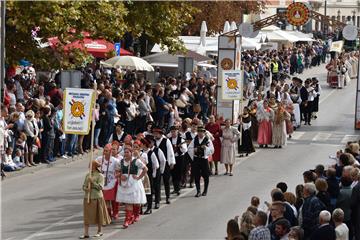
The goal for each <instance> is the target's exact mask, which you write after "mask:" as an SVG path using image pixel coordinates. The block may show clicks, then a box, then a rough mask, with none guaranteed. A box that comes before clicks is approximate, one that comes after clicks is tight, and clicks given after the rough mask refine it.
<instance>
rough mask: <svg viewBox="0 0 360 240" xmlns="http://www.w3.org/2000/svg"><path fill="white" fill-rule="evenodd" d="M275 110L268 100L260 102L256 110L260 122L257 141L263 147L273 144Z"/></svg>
mask: <svg viewBox="0 0 360 240" xmlns="http://www.w3.org/2000/svg"><path fill="white" fill-rule="evenodd" d="M273 116H274V111H273V110H272V109H271V108H269V107H268V105H267V102H263V103H262V104H259V106H258V110H257V112H256V118H257V120H258V122H259V130H258V138H257V142H258V144H259V145H260V147H262V146H263V145H265V147H267V145H269V144H271V141H272V126H271V120H272V119H273Z"/></svg>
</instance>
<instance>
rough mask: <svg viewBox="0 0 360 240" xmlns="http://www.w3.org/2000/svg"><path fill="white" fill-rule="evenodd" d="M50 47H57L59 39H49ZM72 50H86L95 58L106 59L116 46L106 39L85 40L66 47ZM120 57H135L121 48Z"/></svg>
mask: <svg viewBox="0 0 360 240" xmlns="http://www.w3.org/2000/svg"><path fill="white" fill-rule="evenodd" d="M48 41H49V45H50V46H51V47H56V46H57V44H58V42H59V40H58V38H57V37H53V38H49V39H48ZM72 48H79V49H84V48H85V49H86V51H87V52H88V53H90V54H91V55H93V56H94V57H99V58H104V57H106V53H108V52H110V51H114V50H115V48H114V44H113V43H111V42H108V41H106V40H105V39H91V38H84V39H83V40H77V41H74V42H72V43H69V44H67V45H65V47H64V49H65V50H69V49H72ZM120 55H121V56H125V55H133V54H132V53H131V52H129V51H126V50H125V49H123V48H120Z"/></svg>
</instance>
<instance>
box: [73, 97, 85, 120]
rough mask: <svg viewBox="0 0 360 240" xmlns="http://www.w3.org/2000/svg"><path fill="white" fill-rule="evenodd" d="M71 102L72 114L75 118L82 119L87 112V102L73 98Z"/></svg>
mask: <svg viewBox="0 0 360 240" xmlns="http://www.w3.org/2000/svg"><path fill="white" fill-rule="evenodd" d="M69 104H70V105H71V109H70V111H71V115H72V116H73V117H74V118H81V119H82V118H83V117H85V112H84V109H85V104H84V103H82V102H79V101H74V100H72V101H71V102H69Z"/></svg>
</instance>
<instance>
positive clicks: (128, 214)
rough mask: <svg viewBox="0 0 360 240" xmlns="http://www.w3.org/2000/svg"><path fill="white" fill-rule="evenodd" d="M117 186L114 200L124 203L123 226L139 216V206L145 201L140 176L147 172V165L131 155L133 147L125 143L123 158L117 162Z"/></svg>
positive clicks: (134, 220)
mask: <svg viewBox="0 0 360 240" xmlns="http://www.w3.org/2000/svg"><path fill="white" fill-rule="evenodd" d="M118 170H119V174H118V177H119V178H118V179H119V182H120V184H119V188H118V192H117V196H116V201H117V202H120V203H124V204H125V221H124V224H123V226H124V228H127V227H128V226H129V225H130V224H133V223H134V222H136V221H137V220H139V217H140V206H141V204H145V203H146V196H145V190H144V186H143V184H142V180H141V179H142V178H143V177H144V176H145V174H146V172H147V170H148V169H147V167H146V166H145V165H144V163H143V162H142V161H141V160H140V158H136V157H135V156H133V149H132V148H131V147H130V146H129V145H126V147H125V149H124V158H123V159H122V160H121V161H120V164H119V169H118Z"/></svg>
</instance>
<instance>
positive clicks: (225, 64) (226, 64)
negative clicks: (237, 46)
mask: <svg viewBox="0 0 360 240" xmlns="http://www.w3.org/2000/svg"><path fill="white" fill-rule="evenodd" d="M233 65H234V64H233V61H232V60H231V59H230V58H224V59H223V60H222V61H221V67H222V69H224V70H231V69H232V68H233Z"/></svg>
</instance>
